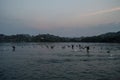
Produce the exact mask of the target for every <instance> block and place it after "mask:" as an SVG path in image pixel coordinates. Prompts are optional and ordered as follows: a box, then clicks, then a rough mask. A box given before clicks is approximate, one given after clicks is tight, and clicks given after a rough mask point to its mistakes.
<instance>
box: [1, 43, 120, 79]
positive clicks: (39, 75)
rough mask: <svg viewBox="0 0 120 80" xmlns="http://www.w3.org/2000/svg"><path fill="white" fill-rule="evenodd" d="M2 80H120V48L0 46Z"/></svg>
mask: <svg viewBox="0 0 120 80" xmlns="http://www.w3.org/2000/svg"><path fill="white" fill-rule="evenodd" d="M72 45H73V48H72ZM12 46H15V50H13V49H12ZM86 46H89V47H90V49H89V52H87V51H86V48H85V47H86ZM0 80H120V44H118V43H0Z"/></svg>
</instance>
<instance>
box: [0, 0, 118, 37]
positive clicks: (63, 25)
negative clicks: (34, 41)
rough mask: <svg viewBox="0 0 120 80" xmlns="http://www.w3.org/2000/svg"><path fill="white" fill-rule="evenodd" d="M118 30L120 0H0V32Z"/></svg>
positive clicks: (68, 33) (79, 33) (67, 33)
mask: <svg viewBox="0 0 120 80" xmlns="http://www.w3.org/2000/svg"><path fill="white" fill-rule="evenodd" d="M114 31H120V0H0V34H21V33H24V34H33V35H34V34H43V33H50V34H53V35H59V36H68V37H80V36H92V35H98V34H102V33H106V32H114Z"/></svg>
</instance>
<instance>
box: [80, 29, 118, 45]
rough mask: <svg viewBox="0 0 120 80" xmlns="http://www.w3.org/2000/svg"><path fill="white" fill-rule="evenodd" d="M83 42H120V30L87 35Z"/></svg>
mask: <svg viewBox="0 0 120 80" xmlns="http://www.w3.org/2000/svg"><path fill="white" fill-rule="evenodd" d="M81 42H111V43H120V31H119V32H109V33H105V34H101V35H98V36H92V37H85V38H83V39H82V40H81Z"/></svg>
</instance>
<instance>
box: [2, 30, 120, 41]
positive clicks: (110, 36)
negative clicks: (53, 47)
mask: <svg viewBox="0 0 120 80" xmlns="http://www.w3.org/2000/svg"><path fill="white" fill-rule="evenodd" d="M0 42H110V43H120V31H118V32H109V33H105V34H101V35H97V36H90V37H76V38H70V37H60V36H55V35H51V34H38V35H32V36H31V35H29V34H16V35H5V34H0Z"/></svg>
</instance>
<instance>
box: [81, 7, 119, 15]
mask: <svg viewBox="0 0 120 80" xmlns="http://www.w3.org/2000/svg"><path fill="white" fill-rule="evenodd" d="M115 11H120V7H116V8H111V9H107V10H100V11H96V12H93V13H89V14H85V15H82V16H81V17H85V16H86V17H87V16H94V15H99V14H104V13H110V12H115Z"/></svg>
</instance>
